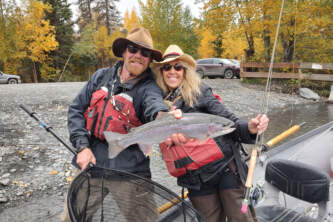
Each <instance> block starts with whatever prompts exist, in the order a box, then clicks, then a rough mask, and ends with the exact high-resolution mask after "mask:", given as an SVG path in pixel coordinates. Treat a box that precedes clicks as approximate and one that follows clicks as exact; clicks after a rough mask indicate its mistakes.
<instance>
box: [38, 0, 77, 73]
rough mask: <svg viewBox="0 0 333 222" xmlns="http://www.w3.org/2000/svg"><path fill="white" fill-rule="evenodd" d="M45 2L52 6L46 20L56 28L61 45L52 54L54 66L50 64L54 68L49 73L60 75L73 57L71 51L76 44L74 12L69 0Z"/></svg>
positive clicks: (57, 38) (45, 0)
mask: <svg viewBox="0 0 333 222" xmlns="http://www.w3.org/2000/svg"><path fill="white" fill-rule="evenodd" d="M43 2H44V3H48V4H50V5H51V6H52V11H51V12H50V13H49V12H46V17H45V19H48V20H49V21H50V25H52V26H54V27H55V31H56V32H55V33H56V41H57V42H58V43H59V47H58V48H57V49H56V50H54V51H52V52H51V53H50V57H52V60H53V64H49V65H50V66H51V67H52V69H51V68H49V71H54V72H56V73H60V72H61V70H64V67H65V65H66V64H67V62H68V60H69V57H70V56H71V55H72V54H71V50H72V47H73V44H74V39H73V34H74V30H73V22H72V21H71V19H72V11H71V9H70V5H69V4H68V3H67V0H43ZM54 72H53V73H54Z"/></svg>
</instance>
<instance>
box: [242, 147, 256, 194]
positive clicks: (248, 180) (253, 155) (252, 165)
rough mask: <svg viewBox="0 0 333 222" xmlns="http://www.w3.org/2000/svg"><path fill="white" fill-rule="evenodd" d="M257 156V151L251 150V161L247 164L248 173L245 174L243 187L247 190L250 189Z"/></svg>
mask: <svg viewBox="0 0 333 222" xmlns="http://www.w3.org/2000/svg"><path fill="white" fill-rule="evenodd" d="M257 154H258V151H257V149H256V148H253V149H252V152H251V159H250V162H249V171H248V173H247V178H246V182H245V186H246V187H247V188H251V187H252V180H253V174H254V170H255V168H256V162H257Z"/></svg>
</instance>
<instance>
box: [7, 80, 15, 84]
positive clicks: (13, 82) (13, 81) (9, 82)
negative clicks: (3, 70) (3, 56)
mask: <svg viewBox="0 0 333 222" xmlns="http://www.w3.org/2000/svg"><path fill="white" fill-rule="evenodd" d="M8 84H17V80H16V79H10V80H8Z"/></svg>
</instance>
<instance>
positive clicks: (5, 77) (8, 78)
mask: <svg viewBox="0 0 333 222" xmlns="http://www.w3.org/2000/svg"><path fill="white" fill-rule="evenodd" d="M0 83H1V84H17V83H21V77H20V76H17V75H10V74H6V73H3V72H1V71H0Z"/></svg>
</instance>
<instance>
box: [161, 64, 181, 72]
mask: <svg viewBox="0 0 333 222" xmlns="http://www.w3.org/2000/svg"><path fill="white" fill-rule="evenodd" d="M172 67H173V68H174V69H175V70H176V71H180V70H182V69H183V68H184V66H182V65H181V64H179V63H176V64H174V65H173V66H172V65H170V64H169V63H168V64H165V65H164V66H162V68H161V69H162V71H163V70H164V71H169V70H171V68H172Z"/></svg>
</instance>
